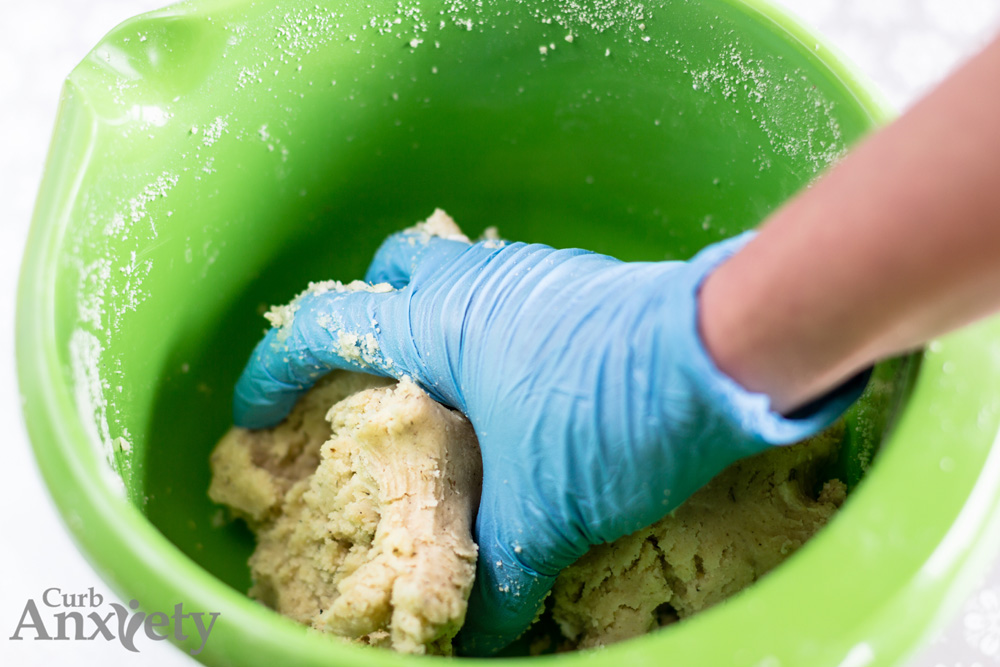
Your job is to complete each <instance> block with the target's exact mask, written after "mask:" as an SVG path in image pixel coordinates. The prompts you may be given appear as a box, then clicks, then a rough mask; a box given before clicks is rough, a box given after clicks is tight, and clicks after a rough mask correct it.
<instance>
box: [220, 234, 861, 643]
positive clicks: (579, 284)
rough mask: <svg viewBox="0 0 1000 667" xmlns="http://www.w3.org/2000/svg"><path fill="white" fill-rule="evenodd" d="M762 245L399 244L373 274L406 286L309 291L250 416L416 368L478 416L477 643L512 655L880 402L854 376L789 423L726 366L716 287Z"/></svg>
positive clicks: (276, 341) (240, 393)
mask: <svg viewBox="0 0 1000 667" xmlns="http://www.w3.org/2000/svg"><path fill="white" fill-rule="evenodd" d="M749 238H750V237H749V235H746V234H745V235H743V236H740V237H737V238H734V239H730V240H729V241H725V242H723V243H720V244H717V245H714V246H710V247H708V248H707V249H705V250H704V251H702V252H701V253H700V254H698V255H697V256H696V257H695V258H694V259H692V260H690V261H688V262H641V263H640V262H636V263H625V262H621V261H619V260H617V259H615V258H613V257H607V256H604V255H598V254H594V253H590V252H586V251H584V250H555V249H553V248H550V247H548V246H544V245H526V244H523V243H511V244H501V243H497V242H480V243H475V244H469V243H467V242H465V241H462V240H450V239H445V238H439V237H433V236H430V235H429V234H427V233H425V232H422V231H414V230H409V231H406V232H402V233H399V234H396V235H394V236H392V237H390V238H389V239H388V240H387V241H386V242H385V243H384V244H383V245H382V247H381V248H380V249H379V251H378V253H377V255H376V257H375V260H374V262H373V263H372V265H371V267H370V268H369V270H368V273H367V275H366V278H365V279H366V281H367V282H368V283H369V284H377V283H389V285H391V286H392V288H394V289H392V290H389V291H385V290H388V287H383V288H382V289H379V288H368V290H360V291H347V290H343V289H340V288H337V287H334V288H332V289H330V288H326V287H318V288H313V289H312V290H308V291H307V292H305V293H303V295H301V296H300V297H299V298H298V299H297V300H296V301H295V302H293V305H292V309H293V310H295V312H294V319H293V321H292V323H291V325H287V324H286V325H285V326H284V327H282V328H280V329H279V328H275V329H272V330H271V331H269V332H268V334H267V335H266V337H265V338H264V340H263V341H262V342H261V343H260V344H259V345H258V346H257V348H256V349H255V351H254V353H253V356H252V358H251V360H250V363H249V365H248V366H247V367H246V369H245V370H244V372H243V375H242V377H241V378H240V380H239V383H238V384H237V388H236V396H235V405H234V416H235V421H236V423H237V424H238V425H241V426H246V427H251V428H258V427H266V426H272V425H274V424H275V423H277V422H278V421H280V420H281V419H282V418H283V417H284V416H285V415H286V414H287V412H288V411H289V409H290V408H291V406H292V405H293V404H294V403H295V401H296V399H297V398H298V397H299V396H300V395H301V394H302V393H303V392H304V391H305V390H306V389H307V388H308V387H310V386H311V385H312V384H313V383H314V382H315V381H316V380H317V379H318V378H320V377H321V376H322V375H324V374H325V373H327V372H328V371H330V370H331V369H335V368H345V369H351V370H360V371H366V372H370V373H377V374H384V375H390V376H394V377H401V376H403V375H409V376H410V377H412V378H413V379H414V380H415V381H416V382H417V383H418V384H419V385H420V386H422V387H423V388H424V389H425V390H426V391H427V392H428V393H429V394H431V395H432V396H433V397H434V398H435V399H437V400H438V401H440V402H442V403H444V404H446V405H449V406H451V407H453V408H456V409H458V410H461V411H462V412H463V413H465V414H466V415H467V416H468V418H469V420H470V421H471V422H472V424H473V426H474V427H475V430H476V434H477V436H478V438H479V444H480V447H481V450H482V457H483V471H484V475H483V490H482V500H481V503H480V506H479V514H478V518H477V521H476V528H475V532H476V535H475V538H476V541H477V542H478V544H479V550H480V551H479V563H478V568H477V574H476V584H475V587H474V589H473V593H472V597H471V599H470V603H469V611H468V615H467V619H466V623H465V626H464V628H463V630H462V632H461V633H460V634H459V636H458V638H457V639H458V647H457V648H458V650H459V651H460V652H462V653H464V654H467V655H468V654H472V655H487V654H490V653H493V652H495V651H497V650H499V649H500V648H502V647H504V646H506V645H507V644H508V643H510V642H511V641H513V640H514V639H515V638H516V637H517V636H518V635H519V634H520V633H521V632H522V631H524V630H525V629H526V628H527V627H528V625H529V624H530V623H531V622H532V620H533V619H534V617H535V615H536V613H537V612H538V611H539V608H540V606H541V603H542V601H543V599H544V597H545V595H546V594H547V593H548V591H549V589H550V588H551V586H552V583H553V581H554V579H555V577H556V575H557V574H558V573H559V571H560V570H561V569H562V568H564V567H565V566H567V565H569V564H571V563H572V562H573V561H575V560H576V559H577V558H579V557H580V556H581V555H583V554H584V553H585V552H586V551H587V549H588V548H589V547H590V546H591V545H594V544H598V543H601V542H608V541H611V540H614V539H616V538H618V537H621V536H622V535H625V534H628V533H630V532H633V531H635V530H638V529H639V528H642V527H644V526H646V525H648V524H650V523H652V522H654V521H656V520H657V519H659V518H661V517H663V516H664V515H666V514H667V513H668V512H669V511H670V510H672V509H673V508H675V507H677V506H678V505H679V504H680V503H681V502H682V501H684V500H685V499H686V498H687V497H688V496H689V495H691V493H693V492H694V491H695V490H697V489H698V488H699V487H701V486H702V485H704V484H705V483H706V482H708V481H709V479H711V478H712V477H713V476H714V475H715V474H716V473H718V472H719V471H721V470H722V469H723V468H724V467H726V466H727V465H729V464H730V463H732V462H733V461H735V460H737V459H739V458H742V457H744V456H747V455H750V454H754V453H756V452H758V451H760V450H762V449H764V448H766V447H767V446H768V445H772V444H785V443H791V442H794V441H797V440H800V439H802V438H805V437H807V436H809V435H812V434H813V433H815V432H817V431H818V430H820V429H821V428H823V427H825V426H827V425H828V424H829V423H830V422H832V421H833V420H834V419H835V418H836V417H837V416H838V415H839V414H840V413H841V412H842V410H844V409H845V408H846V407H847V406H848V405H849V404H850V403H851V402H852V401H853V400H854V399H855V398H856V397H857V396H858V394H859V393H860V390H861V388H862V386H863V384H861V383H858V382H854V383H849V384H848V385H845V386H844V387H842V388H841V389H840V390H838V391H836V392H834V393H832V394H831V395H829V396H827V397H826V398H825V399H823V400H822V401H820V402H818V404H816V405H814V406H812V408H811V409H810V410H809V411H808V414H806V415H803V416H800V417H799V418H797V419H788V418H784V417H782V416H780V415H778V414H775V413H774V412H771V411H770V409H769V401H768V398H767V397H766V396H764V395H760V394H750V393H748V392H747V391H745V390H744V389H742V388H741V387H740V386H739V385H737V384H736V383H735V382H734V381H732V380H731V379H729V378H728V377H727V376H725V375H723V374H722V373H721V372H720V371H719V370H718V369H717V368H716V367H715V365H714V363H713V362H712V360H711V359H710V358H709V357H708V355H707V353H706V351H705V350H704V348H703V346H702V343H701V340H700V338H699V333H698V307H697V293H698V289H699V286H700V284H701V283H702V281H703V280H704V278H705V277H706V275H707V274H708V273H709V272H710V271H711V270H712V269H713V268H714V267H715V266H717V265H718V264H720V263H721V262H723V261H724V260H725V259H726V258H727V257H728V256H730V255H732V254H733V253H735V252H736V251H737V250H738V249H739V248H740V247H742V245H743V244H744V243H746V242H747V241H748V240H749ZM762 316H766V313H762ZM733 335H739V332H733Z"/></svg>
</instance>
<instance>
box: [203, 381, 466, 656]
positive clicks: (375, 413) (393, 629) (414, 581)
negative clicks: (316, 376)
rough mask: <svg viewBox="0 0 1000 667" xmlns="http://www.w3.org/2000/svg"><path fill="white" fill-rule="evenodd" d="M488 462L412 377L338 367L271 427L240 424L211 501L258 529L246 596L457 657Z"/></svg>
mask: <svg viewBox="0 0 1000 667" xmlns="http://www.w3.org/2000/svg"><path fill="white" fill-rule="evenodd" d="M331 405H332V406H333V407H332V408H331V407H330V406H331ZM324 415H325V417H326V418H325V419H324V418H323V417H324ZM481 466H482V464H481V461H480V456H479V447H478V443H477V442H476V438H475V434H474V432H473V429H472V426H471V425H470V424H469V422H468V421H467V420H466V419H465V418H464V417H463V416H462V415H460V414H459V413H457V412H454V411H451V410H448V409H447V408H444V407H443V406H441V405H439V404H438V403H436V402H435V401H434V400H432V399H431V398H430V397H429V396H427V394H426V393H424V392H423V391H422V390H421V389H420V388H419V387H417V386H416V385H415V384H414V383H413V382H411V381H410V380H408V379H404V380H402V381H400V382H399V383H398V384H390V381H387V380H382V379H379V378H373V377H371V376H363V375H358V374H352V373H346V372H340V373H335V374H332V375H331V377H330V379H329V380H328V381H326V382H324V383H322V384H321V385H320V386H317V387H316V388H314V389H313V390H312V391H311V392H309V394H307V395H306V396H304V397H303V398H302V400H300V401H299V403H298V405H297V406H296V407H295V409H294V410H293V412H292V414H290V415H289V417H288V418H287V419H286V420H285V422H283V423H282V424H281V425H279V426H278V427H276V428H275V429H273V430H268V431H248V430H246V429H239V428H234V429H232V430H231V431H230V433H229V434H227V435H226V437H225V438H223V440H222V441H221V442H220V443H219V445H218V446H217V448H216V450H215V452H214V453H213V455H212V469H213V473H214V476H213V480H212V487H211V489H210V491H209V495H210V496H211V497H212V499H213V500H216V501H217V502H222V503H225V504H227V505H229V506H230V507H231V508H232V509H233V510H234V512H235V513H237V514H238V515H240V516H242V517H244V518H246V519H247V521H248V523H249V525H250V526H251V528H252V529H254V532H255V533H256V534H257V549H256V551H255V552H254V554H253V556H252V557H251V559H250V567H251V573H252V575H253V580H254V585H253V588H252V589H251V590H250V595H251V596H253V597H255V598H257V599H259V600H261V601H263V602H264V603H266V604H267V605H268V606H271V607H273V608H274V609H276V610H277V611H279V612H281V613H282V614H285V615H287V616H290V617H291V618H293V619H295V620H297V621H299V622H301V623H305V624H309V625H311V626H312V627H313V628H316V629H318V630H322V631H326V632H331V633H334V634H336V635H340V636H343V637H348V638H352V639H356V640H358V641H361V642H364V643H369V644H376V645H385V646H389V647H391V648H393V649H395V650H397V651H400V652H406V653H425V652H426V653H437V654H450V653H451V639H452V637H454V635H455V634H456V633H457V632H458V630H459V628H460V627H461V625H462V622H463V621H464V619H465V610H466V603H467V600H468V596H469V593H470V591H471V588H472V582H473V578H474V576H475V563H476V555H477V548H476V544H475V543H474V542H473V540H472V522H473V519H474V514H475V511H476V507H477V506H478V503H479V489H480V486H481V480H482V468H481Z"/></svg>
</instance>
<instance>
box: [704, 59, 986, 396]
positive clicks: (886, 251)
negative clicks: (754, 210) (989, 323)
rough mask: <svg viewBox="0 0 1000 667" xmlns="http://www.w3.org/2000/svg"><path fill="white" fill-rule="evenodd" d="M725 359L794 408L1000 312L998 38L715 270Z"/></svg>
mask: <svg viewBox="0 0 1000 667" xmlns="http://www.w3.org/2000/svg"><path fill="white" fill-rule="evenodd" d="M700 298H701V313H702V315H701V328H702V335H703V338H704V340H705V343H706V346H707V347H708V350H709V352H710V354H711V355H712V356H713V358H714V359H715V360H716V362H717V364H718V365H719V367H720V368H721V369H722V370H723V371H725V372H726V373H728V374H729V375H730V376H731V377H733V378H734V379H736V380H737V381H738V382H740V383H741V384H743V385H744V386H745V387H746V388H747V389H750V390H753V391H760V392H763V393H766V394H768V395H769V396H770V397H771V398H772V404H773V405H774V407H775V409H777V410H779V411H787V410H790V409H793V408H795V407H797V406H799V405H802V404H804V403H805V402H807V401H808V400H810V399H812V398H815V397H816V396H819V395H821V394H822V393H824V392H825V391H827V390H829V389H830V388H832V387H834V386H836V385H837V384H839V383H840V382H842V381H843V380H845V379H846V378H848V377H850V376H851V375H853V374H854V373H856V372H857V371H858V370H860V369H862V368H864V367H866V366H868V365H869V364H871V363H872V362H873V361H876V360H878V359H880V358H883V357H886V356H890V355H893V354H896V353H899V352H902V351H905V350H908V349H910V348H912V347H915V346H918V345H920V344H921V343H923V342H924V341H926V340H928V339H930V338H932V337H934V336H936V335H939V334H941V333H944V332H946V331H949V330H951V329H954V328H956V327H958V326H961V325H962V324H965V323H967V322H970V321H972V320H974V319H977V318H979V317H982V316H984V315H986V314H989V313H991V312H993V311H995V310H997V309H1000V40H997V41H995V42H994V43H993V44H992V45H991V46H989V47H988V48H987V49H986V50H985V51H984V52H983V53H981V54H980V55H979V56H977V57H976V58H975V59H974V60H972V61H971V62H970V63H969V64H968V65H966V66H965V67H964V68H963V69H961V70H960V71H959V72H958V73H956V74H955V75H954V76H952V77H951V79H949V80H948V81H947V82H946V83H945V84H944V85H942V86H941V87H940V88H938V89H937V90H936V91H935V92H934V93H932V94H931V95H930V96H928V97H927V98H926V99H924V100H923V101H922V102H921V103H919V104H918V105H917V106H915V107H914V108H913V109H912V110H911V111H910V112H909V113H907V114H906V115H905V116H904V117H902V118H901V119H900V120H898V121H897V122H896V123H894V124H893V125H891V126H890V127H888V128H886V129H885V130H883V131H881V132H879V133H878V134H876V135H875V136H873V137H872V138H870V139H869V140H868V141H866V142H865V143H864V144H863V145H861V146H860V147H859V148H858V149H857V150H856V151H854V152H853V153H852V154H851V155H849V156H848V157H847V158H846V159H845V160H844V161H843V162H842V163H841V164H840V165H838V166H837V167H836V168H834V169H833V170H832V171H831V172H830V173H829V174H827V175H826V176H824V177H823V178H822V179H821V180H820V181H818V182H817V183H816V184H815V185H814V186H813V187H812V188H811V189H809V190H807V191H805V192H803V193H802V194H800V195H799V196H798V197H797V198H796V199H794V200H793V201H791V202H790V203H789V204H787V205H786V206H784V207H783V208H782V209H780V210H779V211H778V212H777V213H775V214H774V215H773V216H772V217H771V218H770V219H769V220H768V221H767V223H766V224H765V225H764V227H763V229H762V230H761V233H760V235H759V236H758V237H757V238H756V239H754V240H753V241H752V242H751V243H750V244H748V245H747V246H746V247H745V248H744V249H743V250H742V251H741V252H740V253H739V254H737V255H736V256H734V257H733V258H732V259H731V260H729V261H728V262H726V263H725V264H723V265H722V266H721V267H720V268H719V269H718V270H717V271H716V272H715V273H714V274H712V275H711V276H710V277H709V278H708V280H707V281H706V282H705V285H704V286H703V288H702V292H701V297H700Z"/></svg>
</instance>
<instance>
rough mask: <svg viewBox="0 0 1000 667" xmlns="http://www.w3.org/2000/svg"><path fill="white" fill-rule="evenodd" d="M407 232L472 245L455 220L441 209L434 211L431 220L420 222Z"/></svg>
mask: <svg viewBox="0 0 1000 667" xmlns="http://www.w3.org/2000/svg"><path fill="white" fill-rule="evenodd" d="M406 231H408V232H417V233H420V234H426V235H427V236H428V237H431V236H437V237H439V238H442V239H447V240H449V241H461V242H463V243H470V241H469V237H468V236H466V235H465V234H463V233H462V230H461V229H459V227H458V225H457V224H455V220H454V219H453V218H452V217H451V216H450V215H448V214H447V213H445V212H444V210H443V209H440V208H436V209H434V212H433V213H431V216H430V217H429V218H427V219H426V220H424V221H423V222H418V223H417V224H416V225H414V226H413V227H410V228H409V229H407V230H406Z"/></svg>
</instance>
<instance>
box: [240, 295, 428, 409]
mask: <svg viewBox="0 0 1000 667" xmlns="http://www.w3.org/2000/svg"><path fill="white" fill-rule="evenodd" d="M369 289H374V288H369ZM403 307H405V296H404V295H403V294H401V293H400V292H398V291H389V292H385V291H384V290H383V291H381V292H376V291H369V290H365V289H362V290H357V291H349V290H345V289H344V288H342V287H339V286H338V287H337V288H335V289H331V290H329V291H325V292H323V291H320V290H317V289H314V290H313V291H307V292H305V293H303V294H302V295H300V296H299V297H297V298H296V299H295V300H294V301H293V302H292V304H290V306H289V307H288V308H287V309H286V314H285V315H284V316H283V321H281V322H279V323H278V324H279V325H280V326H275V327H273V328H272V329H271V330H270V331H268V332H267V334H266V335H265V336H264V339H263V340H262V341H261V342H260V343H258V344H257V347H256V348H255V349H254V351H253V354H252V355H251V357H250V361H249V362H248V363H247V365H246V367H245V368H244V369H243V373H242V375H240V378H239V380H238V381H237V383H236V391H235V394H234V398H233V420H234V422H235V423H236V425H237V426H243V427H246V428H266V427H270V426H274V425H275V424H277V423H278V422H280V421H281V420H282V419H284V418H285V416H286V415H287V414H288V412H289V411H290V410H291V409H292V406H293V405H295V402H296V401H297V400H298V398H299V397H300V396H301V395H302V394H304V393H305V392H306V391H308V390H309V389H310V388H311V387H312V386H313V385H314V384H315V383H316V381H317V380H319V379H320V378H321V377H323V376H324V375H326V374H327V373H329V372H330V371H332V370H335V369H346V370H355V371H362V372H367V373H373V374H376V375H389V376H394V377H400V376H402V375H406V374H410V370H409V368H408V367H407V365H406V364H398V365H397V362H396V359H398V358H400V357H401V356H403V355H404V354H405V351H404V350H401V349H397V348H400V347H401V345H399V341H401V340H403V339H404V338H405V336H404V335H398V336H385V335H383V331H382V327H383V325H384V326H385V327H386V328H387V329H393V328H394V327H400V326H402V327H403V328H404V329H405V327H406V324H405V321H406V320H405V317H403V316H397V315H396V314H395V311H397V310H399V309H400V308H403ZM396 319H398V320H399V322H398V323H397V322H395V320H396ZM384 320H393V322H391V323H390V322H388V321H384Z"/></svg>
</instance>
